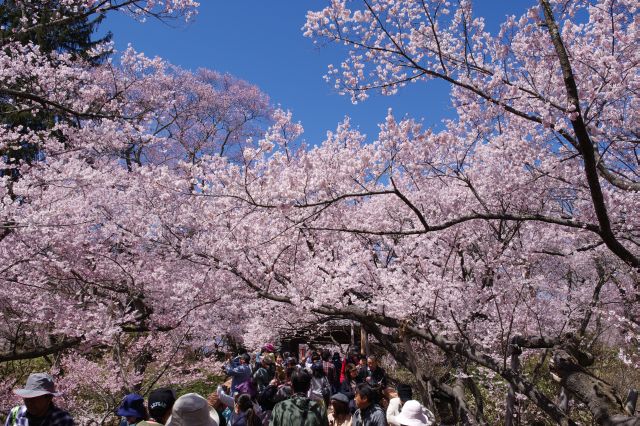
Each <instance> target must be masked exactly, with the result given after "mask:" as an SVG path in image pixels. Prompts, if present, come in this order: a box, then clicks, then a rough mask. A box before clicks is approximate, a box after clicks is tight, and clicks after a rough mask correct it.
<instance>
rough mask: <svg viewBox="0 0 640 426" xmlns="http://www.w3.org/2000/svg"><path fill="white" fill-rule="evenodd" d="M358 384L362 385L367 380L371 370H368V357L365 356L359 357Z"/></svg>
mask: <svg viewBox="0 0 640 426" xmlns="http://www.w3.org/2000/svg"><path fill="white" fill-rule="evenodd" d="M356 365H357V367H358V383H362V382H364V381H365V380H366V378H367V375H368V374H369V370H368V369H367V357H366V356H365V355H358V363H357V364H356Z"/></svg>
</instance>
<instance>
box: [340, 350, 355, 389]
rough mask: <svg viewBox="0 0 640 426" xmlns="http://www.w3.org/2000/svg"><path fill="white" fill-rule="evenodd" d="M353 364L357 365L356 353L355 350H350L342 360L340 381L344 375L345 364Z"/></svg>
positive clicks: (342, 380)
mask: <svg viewBox="0 0 640 426" xmlns="http://www.w3.org/2000/svg"><path fill="white" fill-rule="evenodd" d="M349 364H353V365H358V354H357V353H356V352H351V353H349V354H347V356H345V357H344V359H343V360H342V367H341V369H340V383H342V382H344V379H345V377H347V376H346V374H345V373H346V369H347V365H349Z"/></svg>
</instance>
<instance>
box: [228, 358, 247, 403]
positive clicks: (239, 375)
mask: <svg viewBox="0 0 640 426" xmlns="http://www.w3.org/2000/svg"><path fill="white" fill-rule="evenodd" d="M225 372H226V373H227V375H229V376H231V395H232V396H233V394H235V393H236V392H237V388H238V385H239V384H240V383H244V382H246V381H247V380H249V379H251V367H250V366H249V365H248V364H240V363H239V362H232V363H231V364H230V365H228V366H227V367H226V368H225Z"/></svg>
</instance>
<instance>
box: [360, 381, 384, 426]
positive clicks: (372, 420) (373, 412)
mask: <svg viewBox="0 0 640 426" xmlns="http://www.w3.org/2000/svg"><path fill="white" fill-rule="evenodd" d="M376 400H377V399H376V391H375V390H374V389H373V388H372V387H371V386H369V384H368V383H360V384H359V385H358V387H357V389H356V397H355V402H356V407H357V408H358V409H357V410H356V412H355V413H353V419H352V422H351V424H352V425H353V426H387V416H386V415H385V412H384V410H383V409H382V408H381V407H380V406H379V405H378V403H377V402H376Z"/></svg>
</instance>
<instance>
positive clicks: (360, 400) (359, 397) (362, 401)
mask: <svg viewBox="0 0 640 426" xmlns="http://www.w3.org/2000/svg"><path fill="white" fill-rule="evenodd" d="M355 401H356V406H357V407H358V408H360V409H364V408H367V407H368V406H369V405H371V404H373V403H374V402H375V391H374V389H373V388H372V387H371V386H369V385H368V384H367V383H360V384H359V385H358V386H357V387H356V398H355Z"/></svg>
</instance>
